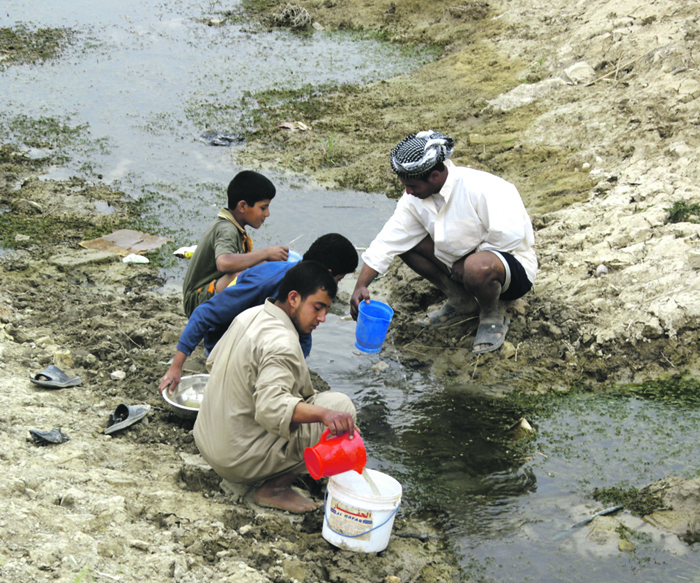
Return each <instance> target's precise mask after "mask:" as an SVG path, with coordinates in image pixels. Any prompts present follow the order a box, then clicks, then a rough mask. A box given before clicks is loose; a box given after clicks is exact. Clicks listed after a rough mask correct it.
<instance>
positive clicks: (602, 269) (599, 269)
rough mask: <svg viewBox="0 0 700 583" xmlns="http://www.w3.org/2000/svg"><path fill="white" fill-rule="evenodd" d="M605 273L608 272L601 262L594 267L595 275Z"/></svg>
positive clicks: (598, 275) (600, 275)
mask: <svg viewBox="0 0 700 583" xmlns="http://www.w3.org/2000/svg"><path fill="white" fill-rule="evenodd" d="M607 274H608V268H607V267H606V266H605V265H603V264H602V263H601V264H600V265H599V266H598V267H596V268H595V276H596V277H602V276H604V275H607Z"/></svg>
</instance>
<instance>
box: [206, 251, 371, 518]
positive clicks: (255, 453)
mask: <svg viewBox="0 0 700 583" xmlns="http://www.w3.org/2000/svg"><path fill="white" fill-rule="evenodd" d="M336 290H337V285H336V282H335V280H334V279H333V275H332V274H331V273H330V271H329V270H328V268H327V267H325V266H324V265H321V264H320V263H317V262H315V261H302V262H301V263H299V264H298V265H295V266H294V267H293V268H292V269H290V270H289V271H288V272H287V274H286V275H285V276H284V279H283V280H282V282H281V283H280V287H279V291H278V293H277V297H276V298H274V299H273V298H268V299H267V301H266V302H265V303H264V304H263V305H261V306H256V307H254V308H250V309H248V310H246V311H244V312H242V313H241V314H240V315H239V316H237V317H236V319H235V320H234V321H233V323H232V324H231V327H230V328H229V329H228V331H227V332H226V334H225V335H224V336H223V337H222V338H221V340H219V342H218V343H217V344H216V346H215V348H214V350H213V351H212V353H211V355H210V356H209V358H208V359H207V368H208V369H209V371H210V374H211V376H210V377H209V382H208V384H207V386H206V388H205V390H204V400H203V401H202V405H201V408H200V410H199V414H198V416H197V422H196V423H195V426H194V438H195V442H196V443H197V447H198V448H199V451H200V452H201V454H202V456H203V457H204V459H206V460H207V462H208V463H209V464H210V465H211V467H212V468H214V470H215V471H216V473H217V474H219V475H220V476H221V477H222V478H224V479H225V480H228V481H230V482H234V483H239V484H241V483H252V482H260V481H263V484H262V486H261V487H260V488H259V489H258V490H257V491H256V492H255V493H254V495H253V500H254V501H255V502H256V503H257V504H259V505H261V506H268V507H273V508H280V509H282V510H288V511H290V512H295V513H303V512H308V511H310V510H314V509H315V508H317V506H318V505H317V504H316V503H315V502H313V501H312V500H309V499H308V498H306V497H304V496H302V495H300V494H298V493H297V492H296V491H294V490H293V489H292V488H291V485H292V482H294V480H295V479H296V477H297V476H298V475H299V474H302V473H306V468H305V465H304V449H305V448H307V447H310V446H313V445H315V444H316V443H317V442H318V440H319V439H320V437H321V433H322V432H323V430H324V429H325V428H326V427H328V428H329V429H330V431H331V433H332V434H334V435H340V434H343V433H345V432H349V434H350V437H352V436H354V432H355V431H356V430H357V427H356V426H355V407H354V406H353V404H352V402H351V401H350V399H349V398H348V397H347V396H346V395H343V394H341V393H336V392H333V391H327V392H323V393H317V392H316V391H315V390H314V388H313V387H312V385H311V378H310V376H309V370H308V368H307V367H306V361H305V359H304V354H303V352H302V349H301V345H300V344H299V335H300V334H310V333H311V332H312V331H313V330H314V329H315V328H316V327H317V326H319V324H321V323H322V322H324V321H325V319H326V313H327V312H328V310H329V308H330V306H331V302H332V301H333V298H334V297H335V294H336Z"/></svg>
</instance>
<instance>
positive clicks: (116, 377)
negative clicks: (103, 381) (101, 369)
mask: <svg viewBox="0 0 700 583" xmlns="http://www.w3.org/2000/svg"><path fill="white" fill-rule="evenodd" d="M109 378H110V379H112V380H113V381H123V380H124V379H125V378H126V373H125V372H124V371H123V370H115V371H114V372H112V373H111V374H110V375H109Z"/></svg>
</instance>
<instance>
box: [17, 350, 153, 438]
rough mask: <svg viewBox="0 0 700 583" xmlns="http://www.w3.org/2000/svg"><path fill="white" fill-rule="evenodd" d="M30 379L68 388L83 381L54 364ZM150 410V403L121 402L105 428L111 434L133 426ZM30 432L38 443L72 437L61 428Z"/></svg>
mask: <svg viewBox="0 0 700 583" xmlns="http://www.w3.org/2000/svg"><path fill="white" fill-rule="evenodd" d="M29 380H30V381H31V382H32V383H33V384H35V385H37V386H38V387H42V388H44V389H66V388H68V387H76V386H78V385H79V384H80V383H81V382H82V381H81V380H80V377H69V376H68V375H67V374H66V373H65V372H63V371H62V370H61V369H60V368H58V367H57V366H56V365H54V364H51V365H49V366H47V367H46V368H45V369H44V370H43V371H41V372H40V373H37V374H35V375H34V376H33V377H31V378H30V379H29ZM150 410H151V406H150V405H127V404H125V403H121V404H120V405H118V406H117V408H116V409H115V410H114V413H112V414H111V415H110V417H109V425H108V426H107V428H106V429H105V430H104V432H105V434H107V435H109V434H110V433H116V432H117V431H121V430H122V429H126V428H127V427H131V426H132V425H134V423H138V422H139V421H141V420H142V419H143V418H144V417H146V415H148V413H149V411H150ZM30 433H31V436H32V439H34V441H35V442H36V443H40V442H42V443H63V442H64V441H68V439H70V438H69V437H68V436H67V435H65V434H64V433H62V432H61V430H60V429H53V430H52V431H39V430H30Z"/></svg>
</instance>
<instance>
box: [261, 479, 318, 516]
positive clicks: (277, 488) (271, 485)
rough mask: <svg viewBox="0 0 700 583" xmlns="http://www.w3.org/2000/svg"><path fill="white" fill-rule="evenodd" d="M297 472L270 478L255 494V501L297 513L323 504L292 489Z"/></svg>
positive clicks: (267, 506)
mask: <svg viewBox="0 0 700 583" xmlns="http://www.w3.org/2000/svg"><path fill="white" fill-rule="evenodd" d="M295 479H296V474H284V475H282V476H278V477H277V478H273V479H272V480H268V481H267V482H265V483H264V484H263V485H262V486H260V488H259V489H258V490H257V491H256V492H255V494H253V502H255V503H256V504H257V505H258V506H264V507H266V508H278V509H280V510H287V511H289V512H293V513H295V514H303V513H304V512H311V511H313V510H316V509H317V508H318V507H319V506H321V503H320V502H314V501H313V500H309V499H308V498H306V497H305V496H302V495H301V494H299V493H298V492H296V491H295V490H293V489H292V486H291V484H292V482H293V481H294V480H295Z"/></svg>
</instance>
